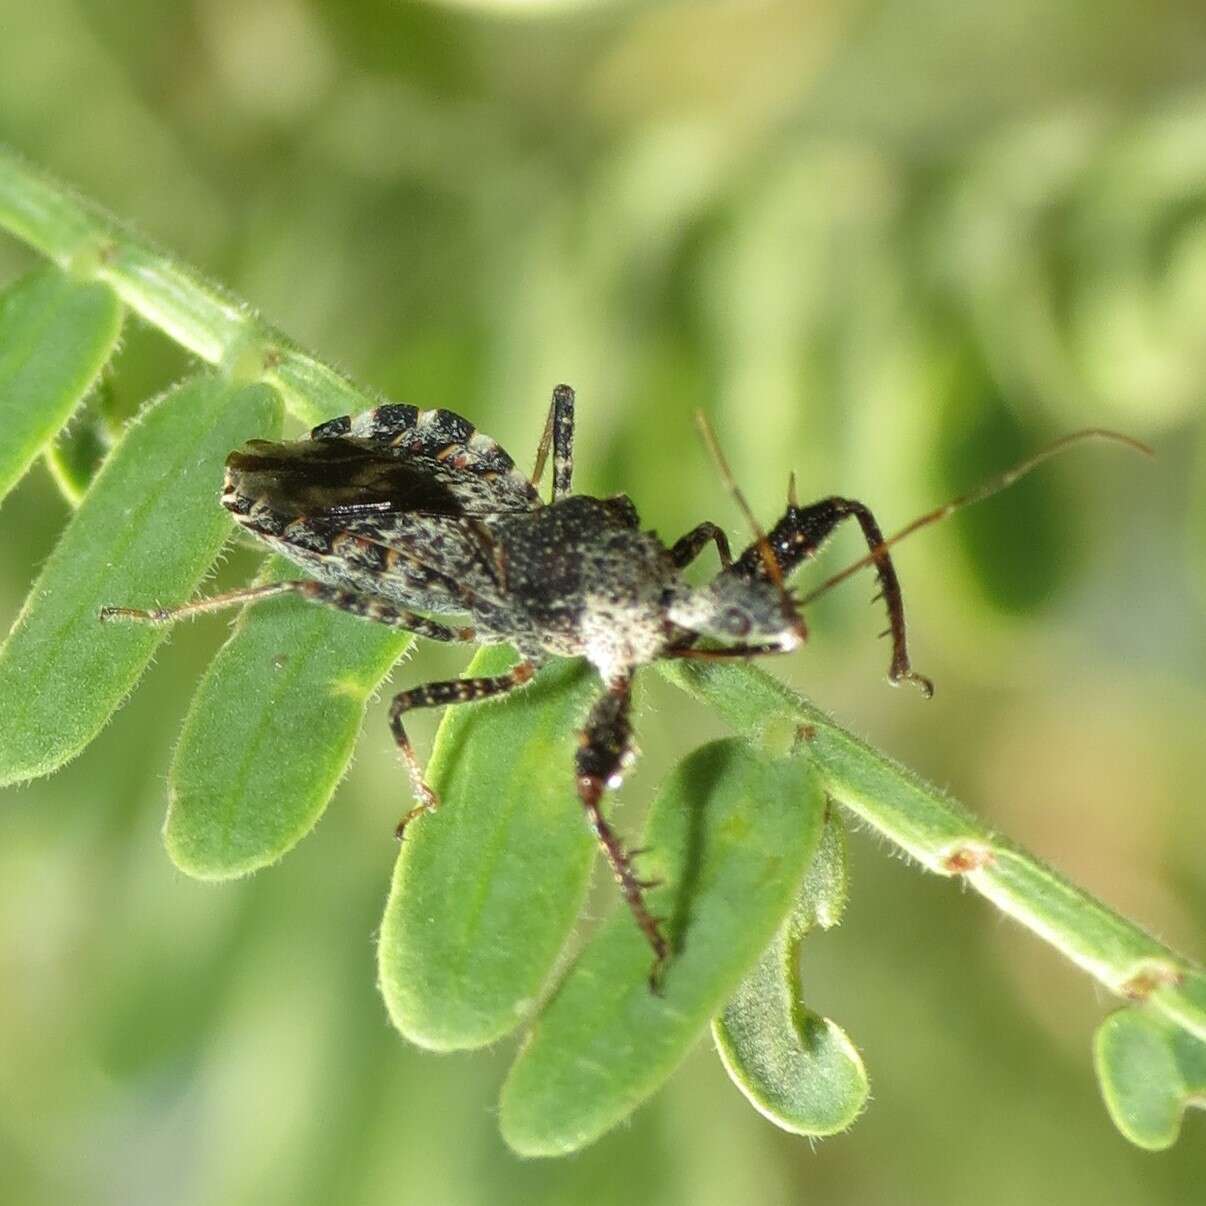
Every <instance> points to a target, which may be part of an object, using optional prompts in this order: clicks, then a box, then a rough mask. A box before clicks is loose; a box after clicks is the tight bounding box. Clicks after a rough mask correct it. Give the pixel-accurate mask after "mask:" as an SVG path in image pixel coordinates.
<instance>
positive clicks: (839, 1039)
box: [712, 812, 868, 1135]
mask: <svg viewBox="0 0 1206 1206" xmlns="http://www.w3.org/2000/svg"><path fill="white" fill-rule="evenodd" d="M845 901H846V839H845V832H844V830H843V827H842V821H841V817H840V816H839V815H838V814H837V813H836V812H831V813H830V815H829V817H828V818H827V819H826V822H825V829H824V831H823V833H822V835H821V844H820V846H819V847H818V848H817V853H816V855H815V856H814V858H813V860H812V863H811V864H810V865H809V868H808V871H807V873H806V874H805V876H804V883H803V885H802V887H801V889H800V897H799V900H798V901H797V903H796V909H795V912H794V913H793V915H792V917H791V918H789V919H788V921H786V922H785V923H784V924H783V925H782V926H780V927H779V933H778V934H777V935H776V936H775V939H774V941H773V942H772V943H771V944H770V946H769V947H768V948H767V949H766V952H765V953H764V954H763V956H762V958H761V959H760V960H759V961H758V964H757V966H756V967H755V968H754V970H753V971H752V972H750V974H749V975H748V976H746V978H745V979H744V980H743V981H742V983H741V987H740V988H739V989H738V990H737V992H736V993H735V994H734V996H733V998H732V1000H730V1001H729V1003H728V1005H727V1006H726V1007H725V1011H724V1013H723V1014H722V1015H721V1016H720V1017H719V1018H717V1019H716V1020H715V1021H714V1022H713V1023H712V1035H713V1037H714V1038H715V1040H716V1048H717V1050H718V1051H719V1052H720V1058H721V1061H722V1062H723V1064H724V1066H725V1069H726V1070H727V1072H728V1074H729V1076H731V1077H732V1079H733V1083H734V1084H736V1085H737V1087H738V1088H739V1089H740V1090H741V1091H742V1093H744V1094H745V1096H746V1097H747V1098H748V1099H749V1101H750V1103H751V1104H752V1105H753V1106H754V1108H755V1109H756V1110H758V1112H759V1113H761V1114H763V1115H765V1116H766V1117H767V1118H769V1119H770V1121H771V1122H773V1123H774V1124H775V1125H776V1126H779V1127H782V1128H783V1130H785V1131H791V1132H792V1133H793V1134H797V1135H832V1134H835V1133H836V1132H838V1131H843V1130H845V1129H846V1128H847V1127H848V1126H849V1125H850V1124H851V1123H852V1122H853V1121H854V1120H855V1118H857V1117H858V1114H859V1111H860V1110H861V1109H862V1108H863V1105H864V1103H865V1102H866V1100H867V1091H868V1085H867V1073H866V1070H865V1069H864V1067H863V1061H862V1059H861V1058H860V1057H859V1054H858V1051H857V1050H856V1049H855V1047H854V1044H853V1043H851V1041H850V1039H849V1038H847V1036H846V1034H845V1032H844V1031H843V1030H842V1028H841V1027H840V1026H838V1025H837V1023H835V1022H832V1021H830V1019H829V1018H824V1017H821V1016H820V1015H819V1014H816V1013H813V1012H812V1011H811V1010H809V1009H808V1008H807V1007H806V1006H805V1004H804V1001H803V999H802V997H801V996H800V989H799V978H798V970H797V969H798V966H799V957H800V947H801V944H802V942H803V939H804V937H805V935H806V934H807V933H808V931H809V930H810V929H811V928H812V927H813V926H814V925H818V924H819V925H821V926H822V927H823V928H828V927H829V926H832V925H836V924H837V922H838V919H839V917H840V916H841V912H842V909H843V908H844V906H845Z"/></svg>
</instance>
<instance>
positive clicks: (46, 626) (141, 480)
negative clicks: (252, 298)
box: [0, 375, 281, 783]
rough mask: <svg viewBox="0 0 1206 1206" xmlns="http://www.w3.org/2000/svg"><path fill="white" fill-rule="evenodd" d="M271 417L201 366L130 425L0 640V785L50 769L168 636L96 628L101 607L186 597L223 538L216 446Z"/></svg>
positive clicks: (263, 402) (267, 404)
mask: <svg viewBox="0 0 1206 1206" xmlns="http://www.w3.org/2000/svg"><path fill="white" fill-rule="evenodd" d="M280 421H281V406H280V402H279V400H278V399H277V397H276V395H275V394H274V393H273V391H272V390H270V389H268V388H267V387H266V386H250V387H245V388H241V389H240V388H236V387H234V386H232V385H230V384H228V383H226V382H223V381H220V380H219V379H217V378H216V377H212V376H208V375H206V376H201V377H196V378H194V379H192V380H190V381H188V382H186V383H184V384H183V385H181V386H178V387H177V388H175V389H173V390H171V391H169V392H168V393H167V394H165V395H164V396H163V397H161V398H159V399H158V400H157V401H155V402H153V403H151V404H149V405H148V406H147V407H145V408H144V410H143V411H142V413H141V414H140V415H139V416H138V418H137V419H136V420H135V421H134V422H133V423H131V424H130V426H129V428H128V430H127V431H126V434H125V435H124V437H123V438H122V440H121V442H120V443H119V444H118V445H117V447H116V448H115V449H114V450H113V452H112V454H111V455H110V456H109V458H108V460H107V461H106V462H105V465H104V467H103V468H102V469H101V471H100V473H99V474H98V475H97V477H96V480H95V481H94V482H93V483H92V486H91V487H90V489H89V490H88V493H87V495H86V497H85V498H84V501H83V502H82V504H81V505H80V508H79V510H78V511H77V512H76V513H75V515H74V516H73V517H72V520H71V522H70V523H69V524H68V525H67V529H66V531H65V532H64V533H63V537H62V539H61V540H60V541H59V543H58V545H57V546H56V548H55V550H54V552H53V553H51V555H50V558H49V559H48V560H47V562H46V565H45V567H44V568H43V570H42V573H41V574H40V575H39V576H38V580H37V582H35V583H34V587H33V590H32V591H31V592H30V595H29V598H28V599H27V601H26V603H25V607H24V608H23V610H22V612H21V614H20V616H19V617H18V619H17V623H16V625H15V626H14V628H13V631H12V633H11V634H10V635H9V637H8V640H7V641H5V643H4V645H3V647H0V783H11V782H14V781H16V780H21V779H29V778H33V777H34V776H36V775H43V774H46V773H47V772H48V771H52V770H54V769H55V768H56V767H58V766H61V765H62V764H63V763H64V762H66V761H67V760H68V759H69V758H71V757H73V756H74V755H75V754H77V753H79V751H80V750H81V749H83V748H84V746H85V745H87V744H88V742H89V741H91V740H92V738H93V737H95V736H96V734H97V733H98V732H99V731H100V729H101V727H102V726H103V725H104V723H105V721H106V720H107V719H108V718H109V716H110V715H111V714H112V712H113V711H114V709H116V708H117V707H118V705H119V704H120V703H121V701H122V699H123V698H124V697H125V695H126V694H127V692H128V691H129V690H130V689H131V687H133V686H134V684H135V683H136V682H137V681H138V677H139V675H141V674H142V672H143V670H144V669H145V667H146V665H147V663H148V662H149V661H150V659H151V655H152V653H153V652H154V650H155V647H156V646H157V645H158V644H159V643H160V641H162V640H163V638H164V636H165V635H166V632H165V630H164V629H163V628H158V627H152V626H150V625H147V624H131V623H109V624H101V622H100V620H99V619H98V612H99V610H100V608H101V607H102V606H105V605H109V604H116V605H122V606H133V607H154V606H156V605H159V604H161V603H162V604H171V603H178V602H182V601H184V600H185V599H187V598H188V597H189V596H190V595H191V594H192V593H193V591H194V590H195V589H196V587H197V585H198V583H199V582H200V581H201V579H202V577H203V576H204V574H205V572H206V570H207V569H208V568H209V567H210V565H211V564H212V562H213V560H214V558H215V557H216V556H217V554H218V551H219V549H220V548H221V547H222V544H223V542H224V541H225V539H226V537H227V536H228V535H229V533H230V519H229V516H227V514H226V513H225V512H224V511H223V510H222V508H221V507H220V506H219V505H218V501H217V495H218V490H219V488H220V486H221V482H222V465H223V461H224V460H225V457H226V454H227V453H228V452H229V451H230V449H232V448H234V447H237V446H238V445H239V444H240V443H242V442H243V441H244V440H245V439H247V438H248V437H250V436H252V435H260V436H262V435H271V434H273V433H274V432H276V431H278V430H279V427H280Z"/></svg>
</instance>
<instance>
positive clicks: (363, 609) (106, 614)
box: [100, 578, 475, 641]
mask: <svg viewBox="0 0 1206 1206" xmlns="http://www.w3.org/2000/svg"><path fill="white" fill-rule="evenodd" d="M287 594H296V595H300V596H301V597H302V598H303V599H307V600H309V601H310V602H312V603H323V604H326V605H327V606H328V607H335V608H338V609H339V610H340V611H346V612H350V613H351V614H352V615H354V616H359V617H360V618H361V619H365V620H373V621H374V622H376V623H378V624H387V625H389V627H391V628H403V629H405V630H406V631H407V632H413V633H414V634H415V635H416V636H422V637H426V638H427V639H428V640H429V641H472V640H473V639H474V636H475V633H474V631H473V629H472V628H447V627H445V626H444V625H443V624H437V623H436V622H435V621H434V620H429V619H428V618H427V617H426V616H420V615H416V614H415V613H414V612H413V611H406V610H404V609H402V608H399V607H394V606H393V605H392V604H391V603H388V602H386V601H385V600H384V599H379V598H377V597H376V596H373V595H360V594H357V593H356V592H355V591H348V590H339V589H338V588H337V587H334V586H327V585H326V584H325V583H323V582H315V581H314V580H313V579H310V578H306V579H301V580H298V581H289V582H269V583H267V584H266V585H264V586H248V587H244V588H242V589H240V590H231V591H227V592H226V593H225V594H221V595H211V596H210V597H209V598H208V599H194V600H193V601H192V602H191V603H183V604H181V605H180V606H179V607H157V608H153V609H150V610H142V609H140V608H136V607H102V608H101V610H100V618H101V619H102V620H138V621H141V622H143V623H148V624H171V623H174V622H175V621H176V620H184V619H187V618H188V617H189V616H197V615H203V614H205V613H206V612H210V611H221V610H223V609H224V608H227V607H237V606H239V604H242V603H254V602H256V601H258V600H260V599H271V598H272V597H273V596H274V595H287Z"/></svg>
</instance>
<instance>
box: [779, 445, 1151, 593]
mask: <svg viewBox="0 0 1206 1206" xmlns="http://www.w3.org/2000/svg"><path fill="white" fill-rule="evenodd" d="M1094 439H1100V440H1110V441H1112V442H1114V443H1116V444H1123V445H1125V446H1126V447H1127V448H1132V449H1134V450H1135V451H1136V452H1141V453H1143V455H1144V456H1148V457H1154V456H1155V455H1156V454H1155V453H1154V452H1153V451H1152V449H1151V448H1149V447H1148V446H1147V445H1146V444H1144V443H1143V442H1142V441H1141V440H1137V439H1135V438H1134V437H1133V436H1128V435H1123V434H1122V433H1121V432H1118V431H1110V430H1108V429H1107V428H1104V427H1086V428H1084V429H1083V430H1082V431H1073V432H1070V433H1069V434H1068V435H1065V436H1060V438H1059V439H1057V440H1052V441H1051V443H1050V444H1048V445H1046V447H1044V448H1040V449H1039V450H1038V452H1036V453H1033V454H1032V455H1031V456H1028V457H1026V459H1025V460H1022V461H1019V462H1018V463H1017V464H1016V465H1014V466H1013V467H1012V468H1011V469H1006V470H1005V471H1004V472H1003V473H998V474H995V475H994V476H993V477H990V478H989V479H988V480H987V481H985V482H982V483H981V484H980V485H979V486H977V487H976V488H975V489H974V490H970V491H968V493H966V494H961V495H959V497H958V498H953V499H951V501H950V502H947V503H943V504H942V506H940V507H935V508H934V509H933V510H932V511H927V512H926V513H925V514H924V515H919V516H918V517H917V518H916V519H914V520H913V521H912V522H911V523H907V524H905V526H904V527H903V528H901V529H900V530H899V531H898V532H893V533H892V535H891V536H889V537H888V538H887V539H886V540H884V541H883V542H882V543H881V544H878V545H876V547H875V548H873V549H872V550H871V551H870V552H869V553H868V554H867V555H866V556H865V557H860V558H859V559H858V560H857V561H854V562H851V564H850V565H848V566H846V568H845V569H841V570H838V572H837V573H836V574H834V575H833V576H832V577H830V578H826V579H825V581H824V582H822V583H821V584H820V586H817V587H814V588H813V589H812V590H810V591H809V592H808V593H807V594H806V595H804V596H803V597H802V598H801V599H800V606H801V607H803V606H804V605H805V604H808V603H811V602H812V601H813V600H814V599H816V598H818V597H819V596H821V595H823V594H825V592H826V591H829V590H832V589H833V588H834V587H835V586H837V585H838V583H840V582H845V581H846V579H847V578H849V577H851V576H852V575H853V574H857V573H858V571H859V570H861V569H866V568H867V566H869V565H874V564H875V562H876V560H877V559H878V558H879V557H881V556H882V555H883V554H884V552H885V551H887V550H888V549H890V548H891V547H892V546H893V545H896V544H899V543H900V542H901V541H902V540H903V539H904V538H905V537H906V536H911V535H912V534H913V533H914V532H917V531H919V530H920V529H921V528H928V527H929V526H930V525H931V524H935V523H938V522H939V521H940V520H943V519H945V518H946V517H947V516H948V515H953V514H954V513H955V512H956V511H961V510H963V508H964V507H970V506H971V505H972V504H973V503H978V502H983V501H984V499H986V498H991V497H992V496H993V495H994V494H999V493H1000V492H1001V491H1002V490H1006V489H1008V488H1009V487H1010V486H1012V485H1013V484H1014V482H1016V481H1018V480H1019V479H1021V478H1023V477H1025V476H1026V475H1027V474H1028V473H1029V472H1030V471H1031V470H1032V469H1037V468H1038V466H1039V465H1041V464H1042V463H1043V462H1044V461H1047V460H1050V459H1051V458H1052V457H1053V456H1057V455H1058V454H1059V453H1061V452H1063V451H1064V450H1065V449H1066V448H1069V447H1071V446H1072V445H1073V444H1080V443H1083V442H1084V441H1086V440H1094Z"/></svg>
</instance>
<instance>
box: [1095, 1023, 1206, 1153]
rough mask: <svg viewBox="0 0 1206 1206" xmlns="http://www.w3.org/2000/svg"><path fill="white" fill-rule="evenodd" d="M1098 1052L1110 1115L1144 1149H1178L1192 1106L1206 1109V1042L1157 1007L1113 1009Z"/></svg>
mask: <svg viewBox="0 0 1206 1206" xmlns="http://www.w3.org/2000/svg"><path fill="white" fill-rule="evenodd" d="M1093 1055H1094V1062H1095V1063H1096V1065H1097V1077H1098V1080H1099V1081H1100V1082H1101V1093H1102V1096H1103V1097H1104V1098H1105V1103H1106V1108H1107V1109H1108V1110H1109V1111H1110V1117H1111V1118H1112V1119H1113V1120H1114V1125H1115V1126H1116V1127H1117V1128H1118V1129H1119V1130H1120V1131H1121V1132H1122V1133H1123V1134H1124V1135H1125V1136H1126V1137H1127V1138H1128V1139H1129V1140H1130V1141H1131V1142H1132V1143H1134V1144H1137V1145H1138V1146H1139V1147H1145V1148H1147V1149H1148V1150H1149V1151H1163V1150H1164V1149H1165V1148H1169V1147H1172V1145H1173V1144H1174V1143H1175V1142H1176V1141H1177V1136H1178V1134H1180V1131H1181V1117H1182V1115H1183V1114H1184V1113H1185V1108H1186V1106H1191V1105H1196V1106H1198V1107H1206V1043H1204V1042H1202V1040H1201V1039H1199V1038H1196V1037H1195V1036H1194V1035H1192V1034H1187V1033H1186V1032H1185V1031H1184V1030H1182V1029H1181V1028H1180V1027H1178V1026H1176V1025H1174V1024H1173V1023H1172V1022H1170V1021H1168V1020H1167V1019H1165V1018H1163V1017H1161V1016H1160V1015H1159V1014H1157V1013H1154V1012H1152V1011H1151V1010H1147V1009H1134V1008H1128V1009H1120V1010H1118V1012H1117V1013H1112V1014H1111V1015H1110V1016H1109V1017H1108V1018H1106V1020H1105V1021H1104V1022H1102V1024H1101V1026H1100V1027H1098V1030H1097V1034H1096V1036H1095V1037H1094V1040H1093Z"/></svg>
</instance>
